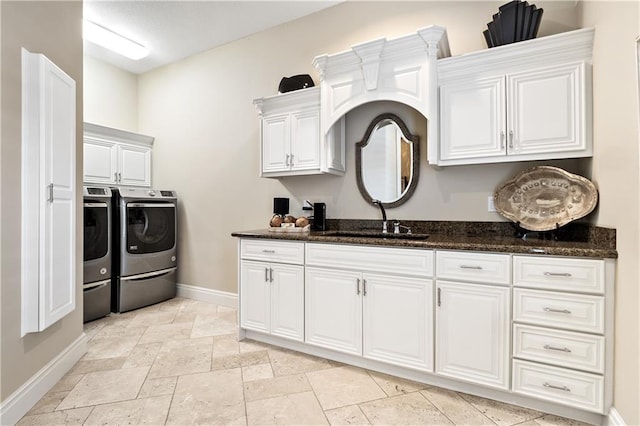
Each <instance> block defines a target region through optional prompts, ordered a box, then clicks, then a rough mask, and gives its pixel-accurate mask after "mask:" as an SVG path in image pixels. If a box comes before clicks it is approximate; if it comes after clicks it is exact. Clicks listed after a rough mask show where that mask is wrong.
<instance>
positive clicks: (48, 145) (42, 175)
mask: <svg viewBox="0 0 640 426" xmlns="http://www.w3.org/2000/svg"><path fill="white" fill-rule="evenodd" d="M75 100H76V85H75V81H74V80H73V79H72V78H71V77H69V76H68V75H67V74H65V73H64V71H62V70H61V69H60V68H59V67H57V66H56V65H55V64H54V63H53V62H51V61H50V60H49V59H48V58H47V57H46V56H44V55H41V54H34V53H30V52H28V51H27V50H25V49H22V103H23V106H22V213H23V222H22V252H21V256H22V294H21V299H22V327H21V330H22V335H23V336H24V335H25V334H27V333H32V332H38V331H42V330H44V329H46V328H47V327H49V326H50V325H52V324H53V323H55V322H56V321H58V320H60V319H61V318H62V317H64V316H65V315H67V314H69V313H70V312H72V311H73V310H74V309H75V306H76V305H75V302H76V300H75V294H76V274H75V260H76V243H75V242H76V232H75V229H76V214H75V212H76V207H75V200H76V121H75V116H76V103H75V102H76V101H75Z"/></svg>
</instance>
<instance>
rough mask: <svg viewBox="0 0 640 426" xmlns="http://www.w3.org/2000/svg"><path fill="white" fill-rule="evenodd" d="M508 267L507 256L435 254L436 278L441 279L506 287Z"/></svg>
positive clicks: (508, 258)
mask: <svg viewBox="0 0 640 426" xmlns="http://www.w3.org/2000/svg"><path fill="white" fill-rule="evenodd" d="M510 267H511V263H510V256H509V255H508V254H490V253H467V252H458V251H438V252H436V276H437V277H438V278H442V279H450V280H462V281H477V282H482V283H492V284H503V285H508V284H509V283H510V281H509V279H510Z"/></svg>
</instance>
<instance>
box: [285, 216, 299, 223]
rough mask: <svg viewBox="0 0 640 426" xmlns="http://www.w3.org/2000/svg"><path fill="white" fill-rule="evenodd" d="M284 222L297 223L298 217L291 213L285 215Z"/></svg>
mask: <svg viewBox="0 0 640 426" xmlns="http://www.w3.org/2000/svg"><path fill="white" fill-rule="evenodd" d="M284 223H296V218H295V217H293V216H291V215H286V216H285V217H284Z"/></svg>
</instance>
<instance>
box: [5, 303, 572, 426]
mask: <svg viewBox="0 0 640 426" xmlns="http://www.w3.org/2000/svg"><path fill="white" fill-rule="evenodd" d="M236 328H237V325H236V311H235V310H232V309H229V308H225V307H222V306H216V305H213V304H207V303H202V302H198V301H194V300H190V299H182V298H176V299H172V300H169V301H167V302H164V303H160V304H157V305H154V306H150V307H147V308H143V309H139V310H136V311H133V312H127V313H124V314H112V315H111V316H109V317H106V318H103V319H100V320H97V321H93V322H90V323H88V324H85V327H84V330H85V333H86V334H87V336H88V337H89V339H90V340H89V344H88V351H87V353H86V355H85V356H84V357H83V358H82V359H81V360H80V361H79V362H78V363H77V364H76V365H75V366H74V367H73V369H72V370H71V371H69V373H68V374H67V375H66V376H64V377H63V378H62V379H61V380H60V381H59V382H58V383H57V384H56V386H55V387H54V388H53V389H51V390H50V391H49V393H47V394H46V395H45V396H44V397H43V398H42V399H41V400H40V401H39V402H38V403H37V404H36V405H35V406H34V407H33V408H32V409H31V411H29V412H28V413H27V415H25V416H24V417H23V418H22V419H21V420H20V422H19V423H18V424H19V425H54V424H65V425H75V424H78V425H80V424H84V425H110V424H114V425H115V424H118V425H122V424H151V425H163V424H166V425H190V424H206V425H275V424H277V425H326V424H331V425H347V424H348V425H369V424H371V425H392V424H394V425H499V426H507V425H516V424H517V425H523V426H536V425H578V424H581V423H579V422H575V421H572V420H568V419H564V418H560V417H556V416H552V415H547V414H544V413H540V412H538V411H533V410H528V409H524V408H520V407H516V406H513V405H507V404H503V403H499V402H495V401H491V400H487V399H484V398H479V397H476V396H471V395H467V394H463V393H459V392H453V391H448V390H445V389H440V388H437V387H433V386H428V385H423V384H420V383H414V382H410V381H407V380H402V379H398V378H395V377H391V376H387V375H384V374H379V373H375V372H372V371H367V370H363V369H361V368H356V367H351V366H346V365H344V364H340V363H336V362H333V361H329V360H326V359H321V358H316V357H312V356H308V355H303V354H300V353H297V352H293V351H289V350H285V349H280V348H276V347H273V346H269V345H265V344H262V343H258V342H254V341H242V342H238V341H237V339H236Z"/></svg>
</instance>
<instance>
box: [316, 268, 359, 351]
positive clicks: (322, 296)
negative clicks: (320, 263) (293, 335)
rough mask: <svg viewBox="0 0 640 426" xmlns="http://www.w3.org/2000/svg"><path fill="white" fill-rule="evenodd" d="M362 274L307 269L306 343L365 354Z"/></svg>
mask: <svg viewBox="0 0 640 426" xmlns="http://www.w3.org/2000/svg"><path fill="white" fill-rule="evenodd" d="M362 284H363V283H362V274H360V273H359V272H351V271H334V270H330V269H322V268H312V267H307V268H306V271H305V341H306V342H307V343H310V344H313V345H317V346H322V347H325V348H329V349H334V350H336V351H340V352H346V353H350V354H355V355H361V354H362V291H363V288H362Z"/></svg>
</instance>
